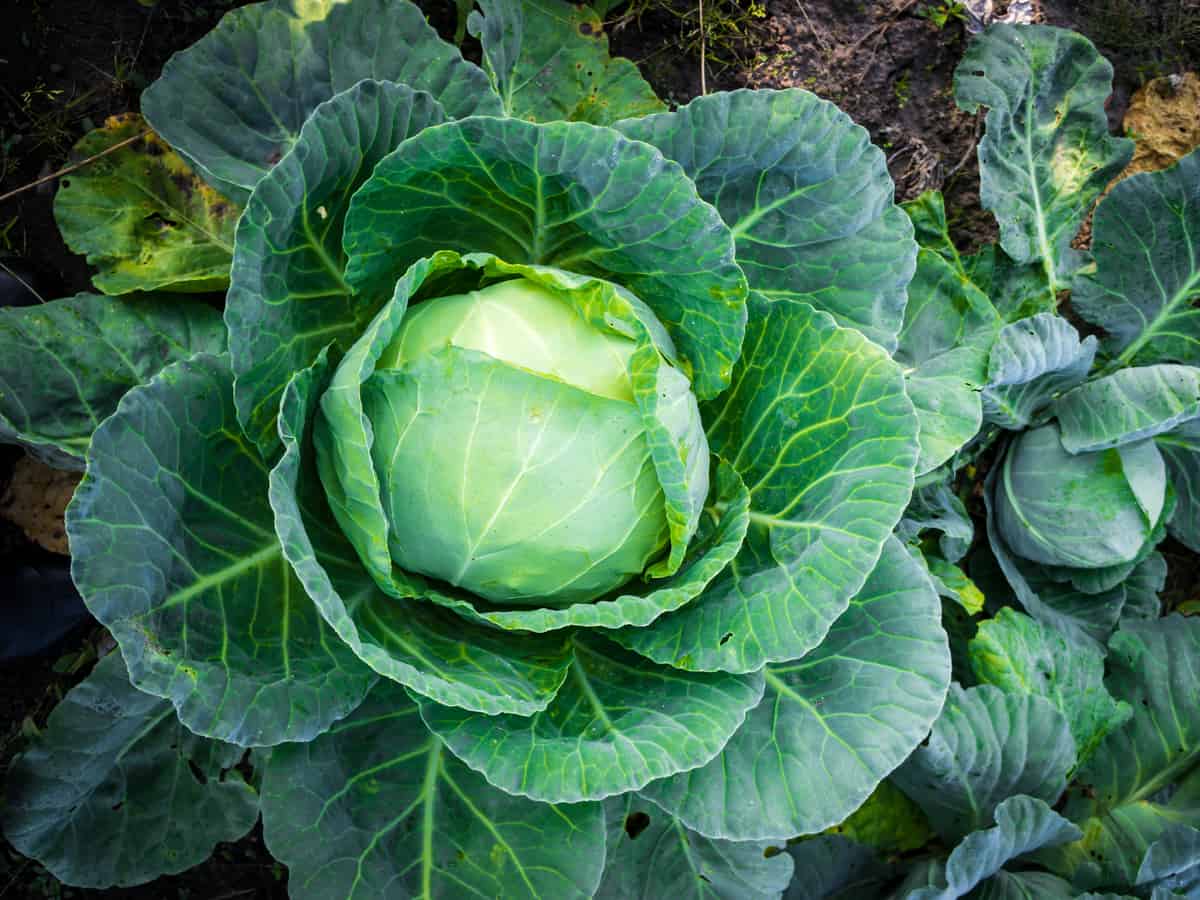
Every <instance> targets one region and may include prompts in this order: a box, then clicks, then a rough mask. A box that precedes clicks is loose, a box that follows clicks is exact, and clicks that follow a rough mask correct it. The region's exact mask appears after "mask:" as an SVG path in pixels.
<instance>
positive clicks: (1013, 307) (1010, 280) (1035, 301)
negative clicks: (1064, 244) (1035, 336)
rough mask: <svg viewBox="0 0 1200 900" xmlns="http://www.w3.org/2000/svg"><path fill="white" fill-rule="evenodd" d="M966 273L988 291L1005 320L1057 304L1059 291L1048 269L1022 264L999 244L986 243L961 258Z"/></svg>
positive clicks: (989, 297)
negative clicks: (1049, 279)
mask: <svg viewBox="0 0 1200 900" xmlns="http://www.w3.org/2000/svg"><path fill="white" fill-rule="evenodd" d="M962 263H963V270H964V272H965V273H966V275H967V277H968V278H970V279H971V281H972V282H974V283H975V284H976V285H977V286H978V287H979V289H980V290H981V291H983V292H984V293H985V294H987V295H988V299H990V300H991V301H992V305H993V306H995V307H996V311H997V312H998V313H1000V317H1001V318H1002V319H1004V321H1005V322H1016V321H1017V320H1018V319H1024V318H1027V317H1029V316H1036V315H1039V314H1041V313H1052V312H1054V311H1055V310H1056V309H1057V308H1058V295H1057V294H1055V293H1054V292H1053V291H1051V290H1050V286H1049V285H1048V284H1047V283H1046V277H1045V276H1046V273H1045V271H1044V270H1043V269H1042V267H1041V266H1040V265H1038V264H1036V263H1030V264H1026V265H1023V264H1021V263H1018V262H1014V261H1013V259H1012V257H1010V256H1009V255H1008V254H1007V253H1005V252H1004V251H1003V250H1001V249H1000V247H999V245H997V244H985V245H984V246H983V248H982V249H981V250H980V251H979V252H978V253H974V254H972V255H971V256H964V257H963V258H962Z"/></svg>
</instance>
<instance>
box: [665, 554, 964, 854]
mask: <svg viewBox="0 0 1200 900" xmlns="http://www.w3.org/2000/svg"><path fill="white" fill-rule="evenodd" d="M949 680H950V655H949V651H948V649H947V646H946V636H945V633H944V632H943V631H942V628H941V625H940V607H939V604H938V599H937V596H936V595H935V594H934V592H933V588H932V586H931V585H930V584H929V580H928V578H927V577H926V576H925V573H924V572H923V571H922V569H921V567H920V566H919V564H918V563H917V562H916V561H915V560H913V559H912V557H910V556H909V555H908V553H907V552H906V551H905V550H904V547H903V546H902V545H901V544H900V543H899V542H898V541H895V540H891V541H888V542H887V544H886V545H885V546H884V551H883V556H882V557H881V559H880V561H879V563H878V565H877V566H876V567H875V570H874V572H873V573H872V575H871V577H870V579H869V580H868V582H867V584H866V586H865V587H864V588H863V589H862V591H861V592H860V593H859V595H858V596H857V597H855V599H854V601H853V602H852V603H851V604H850V608H849V609H848V610H846V612H845V613H844V614H843V615H842V616H841V617H840V618H839V619H838V620H837V621H836V622H835V623H834V625H833V628H832V629H831V630H830V632H829V634H828V636H827V637H826V638H825V640H824V641H823V642H822V643H821V645H820V646H819V647H817V648H816V649H815V650H813V651H812V652H811V653H809V654H808V655H807V656H805V657H804V658H803V659H802V660H798V661H796V662H794V663H787V664H783V665H772V666H768V667H767V669H766V681H767V690H766V693H765V695H764V696H763V699H762V702H760V703H759V704H758V706H757V707H756V708H755V709H754V710H752V711H751V712H750V714H749V716H747V718H746V724H745V725H743V726H742V728H741V729H740V730H739V731H738V732H737V734H735V735H734V736H733V738H732V739H731V740H730V741H729V743H728V744H727V745H726V747H725V749H724V750H723V751H722V752H721V754H720V755H719V756H717V757H716V759H714V760H713V761H712V762H711V763H709V764H708V765H706V766H704V767H702V768H700V769H696V770H695V771H692V772H689V773H685V774H683V775H678V776H676V777H673V778H667V779H664V780H662V781H656V782H653V783H651V784H650V785H649V786H648V787H647V788H645V789H644V790H643V791H642V795H643V796H645V797H648V798H649V799H651V800H653V801H654V802H655V803H657V804H658V805H660V806H662V807H663V808H664V809H666V810H668V811H669V812H671V813H672V814H674V815H676V816H678V817H679V819H680V820H681V821H682V822H684V823H685V824H687V825H688V826H689V827H690V828H693V829H694V830H696V831H699V832H700V833H701V834H706V835H709V836H710V837H719V838H725V839H728V840H760V839H771V838H785V837H788V836H790V835H795V834H811V833H814V832H818V831H822V830H824V829H826V828H828V827H830V826H831V825H836V824H838V823H839V822H841V821H843V820H844V819H845V818H846V817H847V816H848V815H849V814H850V813H851V812H853V811H854V810H855V809H857V808H858V807H859V806H860V805H861V804H862V803H863V801H865V800H866V799H867V797H868V796H869V795H870V793H871V792H872V791H873V790H874V789H875V787H876V785H878V784H879V782H880V781H882V779H883V778H884V776H886V775H887V774H888V773H889V772H891V771H892V770H893V769H894V768H895V767H896V766H897V765H899V764H900V762H901V761H902V760H903V759H904V758H905V757H906V756H908V754H909V753H910V752H911V751H912V750H913V748H914V747H916V745H917V744H918V743H919V742H920V740H921V739H922V738H923V737H924V736H925V734H926V733H927V732H928V730H929V726H930V724H931V723H932V722H933V720H934V719H935V718H937V714H938V710H939V709H940V708H941V705H942V700H943V698H944V697H945V694H946V686H947V684H948V683H949ZM728 798H737V800H736V802H731V801H730V800H729V799H728Z"/></svg>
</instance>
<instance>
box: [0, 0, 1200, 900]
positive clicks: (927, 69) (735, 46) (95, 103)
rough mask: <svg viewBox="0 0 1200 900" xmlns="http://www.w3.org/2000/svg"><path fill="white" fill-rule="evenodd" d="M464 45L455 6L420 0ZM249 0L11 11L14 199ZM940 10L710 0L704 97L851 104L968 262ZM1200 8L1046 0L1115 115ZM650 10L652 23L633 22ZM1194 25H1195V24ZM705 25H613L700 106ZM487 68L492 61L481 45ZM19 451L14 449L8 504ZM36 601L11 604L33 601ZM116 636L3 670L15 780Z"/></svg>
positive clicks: (196, 887)
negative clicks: (1109, 68)
mask: <svg viewBox="0 0 1200 900" xmlns="http://www.w3.org/2000/svg"><path fill="white" fill-rule="evenodd" d="M421 2H422V6H424V7H426V8H427V9H428V10H429V12H430V14H431V20H432V21H433V22H434V24H435V25H436V26H437V27H438V28H439V30H441V31H442V33H443V34H444V35H446V36H447V37H449V36H451V35H452V34H453V30H454V21H455V14H454V9H453V4H452V3H450V2H449V0H440V2H432V0H421ZM240 5H243V0H160V2H159V3H158V4H157V5H155V6H150V7H146V6H143V5H141V4H140V3H139V2H137V0H104V2H96V0H8V2H7V3H6V4H5V15H4V21H3V27H2V28H0V194H3V193H5V192H7V191H9V190H12V189H14V188H16V187H18V186H20V185H23V184H27V183H29V182H31V181H34V180H35V179H37V178H39V177H42V176H45V175H48V174H49V173H51V172H53V171H55V170H56V169H58V168H59V167H61V166H62V165H64V164H65V163H66V162H67V161H68V157H69V151H70V148H71V146H72V145H73V144H74V143H75V142H76V141H77V140H78V139H79V138H80V137H82V135H83V134H84V133H85V132H86V131H88V130H89V129H91V128H93V127H95V126H97V125H99V124H101V123H102V122H103V120H104V118H105V117H106V116H108V115H112V114H115V113H119V112H126V111H129V110H134V109H137V98H138V95H139V93H140V92H141V90H142V88H144V87H145V86H146V85H147V84H148V83H149V82H151V81H152V80H153V79H154V78H155V77H157V75H158V73H159V71H160V70H161V68H162V65H163V63H164V62H165V61H166V59H167V58H168V57H169V56H170V55H171V54H172V53H173V52H175V51H176V50H179V49H182V48H184V47H186V46H188V45H189V44H191V43H192V42H194V41H195V40H196V39H198V38H199V37H201V36H202V35H203V34H204V33H205V32H207V31H208V30H209V29H210V28H211V27H212V26H213V24H215V22H216V20H217V19H218V18H219V16H220V15H221V14H223V13H224V12H225V11H226V10H228V9H230V8H232V7H234V6H240ZM942 5H944V4H941V3H939V2H936V0H768V2H767V3H766V4H765V6H762V5H759V6H756V5H755V4H751V3H749V2H742V3H737V2H733V0H709V2H707V3H706V7H707V8H708V9H709V11H710V12H709V15H710V19H709V21H710V24H711V22H712V21H713V19H712V17H713V16H718V17H722V16H723V17H724V18H722V19H721V23H722V25H721V30H720V31H719V32H714V36H713V40H712V41H711V42H709V43H707V44H706V47H705V51H706V62H705V66H704V79H703V81H704V84H705V87H706V88H707V89H708V90H710V91H712V90H720V89H728V88H736V87H775V88H782V87H802V88H806V89H809V90H811V91H813V92H815V93H817V94H819V95H821V96H823V97H826V98H828V99H830V100H832V101H834V102H835V103H837V104H838V105H839V106H840V107H841V108H842V109H843V110H845V111H846V112H847V113H848V114H849V115H850V116H851V117H852V118H853V119H854V120H855V121H857V122H859V123H860V124H862V125H863V126H864V127H866V128H867V130H868V131H869V132H870V134H871V137H872V139H873V140H874V142H875V143H876V144H878V145H879V146H880V147H882V148H883V149H884V150H885V152H886V153H887V158H888V165H889V168H890V169H891V172H892V176H893V178H894V179H895V181H896V185H897V197H898V199H901V200H905V199H910V198H912V197H915V196H916V195H917V194H919V193H921V192H922V191H925V190H929V189H933V188H937V189H940V190H942V191H943V192H945V194H946V196H947V206H948V210H949V213H950V216H951V218H952V223H953V225H954V227H955V228H956V229H957V233H958V234H959V235H960V236H961V238H962V246H963V248H964V249H970V248H971V247H973V246H974V245H976V244H978V243H980V242H982V241H985V240H990V239H993V238H994V236H995V225H994V222H993V221H992V219H991V217H990V215H988V214H987V213H986V212H984V211H983V210H982V209H980V207H979V197H978V168H977V165H976V161H975V155H974V147H975V141H976V139H977V137H978V128H979V123H978V122H977V121H976V118H975V117H974V116H970V115H967V114H965V113H962V112H960V111H959V110H958V109H957V108H956V106H955V104H954V99H953V89H952V75H953V71H954V67H955V65H956V64H957V62H958V59H959V58H960V56H961V54H962V52H963V49H964V48H965V45H966V41H967V34H966V31H965V27H964V24H963V22H961V21H959V20H958V19H955V18H953V17H951V19H950V20H949V21H948V22H946V23H945V24H944V25H942V26H939V25H938V24H936V23H935V22H934V20H933V19H932V18H930V17H929V15H928V11H929V10H930V9H932V8H934V7H937V6H942ZM1194 5H1195V0H1154V2H1149V0H1074V2H1073V0H1044V3H1043V7H1044V9H1043V12H1044V17H1045V20H1046V21H1047V22H1049V23H1050V24H1055V25H1063V26H1067V27H1073V28H1076V29H1077V30H1080V31H1082V32H1083V33H1084V34H1087V35H1088V36H1089V37H1091V38H1092V39H1093V40H1094V41H1095V42H1096V43H1097V44H1098V45H1099V47H1100V49H1101V51H1102V52H1104V53H1105V55H1106V56H1108V57H1109V59H1111V60H1112V61H1113V62H1114V64H1115V67H1116V90H1115V93H1114V97H1113V100H1112V101H1111V104H1110V106H1111V109H1110V113H1111V118H1112V121H1113V123H1114V126H1119V123H1120V120H1121V116H1122V114H1123V111H1124V107H1125V104H1126V103H1127V102H1128V98H1129V96H1130V94H1131V92H1132V91H1133V90H1135V89H1136V88H1137V87H1138V86H1139V85H1140V84H1141V83H1142V82H1143V81H1144V80H1146V79H1147V78H1150V77H1154V76H1156V75H1161V74H1166V73H1168V72H1173V71H1178V70H1181V69H1184V68H1190V69H1197V68H1200V22H1197V20H1198V19H1200V14H1198V13H1197V12H1196V11H1195V9H1194ZM630 9H632V10H634V12H637V13H638V14H637V15H631V14H629V13H628V12H627V11H628V10H630ZM1189 10H1191V11H1192V16H1193V18H1191V19H1189V18H1188V15H1187V14H1188V11H1189ZM697 24H698V23H697V18H696V16H695V10H694V8H693V4H691V3H688V2H685V0H635V2H634V3H633V4H632V5H631V6H628V7H625V8H624V9H622V8H618V9H617V10H616V11H615V12H614V13H612V14H610V23H609V32H610V35H611V40H612V47H613V52H614V53H615V54H619V55H624V56H628V57H630V58H631V59H633V60H635V61H636V62H638V63H639V65H640V66H641V67H642V70H643V73H644V74H645V76H646V77H647V79H649V80H650V82H651V84H652V85H653V86H654V87H655V89H656V90H657V91H658V93H659V95H660V96H662V97H663V98H664V99H666V100H668V101H669V102H672V103H684V102H687V101H688V100H690V99H691V98H692V97H694V96H696V95H698V94H699V93H701V62H700V54H699V45H698V29H697ZM465 49H466V52H467V55H468V57H471V58H476V59H477V58H478V56H477V48H475V49H472V48H470V47H467V48H465ZM53 192H54V184H53V182H52V181H51V182H49V183H47V184H44V185H42V186H41V187H38V188H35V189H33V190H29V191H25V192H24V193H22V194H20V195H19V196H18V197H16V198H14V199H11V200H8V201H6V202H4V203H0V261H4V260H5V257H6V256H7V257H8V258H9V261H10V262H11V260H12V257H19V258H21V259H23V260H24V262H25V263H26V264H27V265H30V266H32V267H33V268H34V269H35V270H36V271H37V277H36V279H35V285H34V286H35V288H36V289H37V290H38V291H39V292H40V293H41V294H42V296H44V297H45V298H47V299H50V298H53V297H57V296H64V295H69V294H72V293H75V292H77V291H83V290H87V289H88V288H89V286H90V282H89V274H88V269H87V266H86V265H85V263H84V261H83V259H82V258H81V257H78V256H76V255H74V254H72V253H71V252H70V251H69V250H68V249H67V248H66V247H65V246H64V244H63V243H62V240H61V238H60V237H59V234H58V230H57V228H56V227H55V225H54V219H53V212H52V201H53ZM17 455H18V454H17V453H15V452H14V451H12V450H10V449H8V448H0V491H2V490H3V487H4V485H5V483H6V481H7V479H8V477H9V473H10V472H11V466H12V463H13V461H14V459H15V458H16V457H17ZM1163 550H1164V552H1165V554H1166V555H1167V558H1168V561H1169V563H1170V567H1171V574H1170V580H1169V582H1168V591H1167V595H1166V596H1167V599H1168V601H1169V602H1171V603H1172V604H1176V603H1180V602H1183V601H1185V600H1188V599H1192V600H1196V599H1200V597H1197V595H1196V592H1197V587H1196V586H1197V585H1200V559H1198V558H1197V556H1196V555H1195V554H1192V553H1190V552H1188V551H1187V550H1186V549H1185V548H1183V547H1181V546H1179V545H1178V544H1175V543H1174V542H1167V543H1166V544H1164V546H1163ZM42 553H43V551H40V550H38V549H37V548H36V547H34V546H33V545H32V544H30V543H29V542H28V541H26V540H25V539H24V537H23V535H22V534H21V533H20V532H19V531H17V530H16V529H14V528H13V527H12V526H8V525H7V524H6V523H3V522H0V571H4V570H5V569H6V568H10V567H13V566H17V565H21V564H27V563H29V562H30V560H33V559H35V558H38V555H39V554H42ZM20 599H21V598H8V597H5V598H0V602H4V603H11V602H20ZM106 641H107V637H106V635H105V634H104V632H103V629H101V628H99V627H98V626H92V627H86V626H85V627H83V628H81V629H79V631H78V632H77V633H76V634H74V635H72V636H70V637H69V638H68V639H66V640H65V642H64V643H63V644H62V646H60V647H58V648H56V649H55V651H54V652H52V653H49V654H46V655H44V656H42V657H41V658H38V659H35V660H32V661H28V662H25V663H22V664H20V665H19V666H9V667H8V668H0V780H2V778H3V774H4V770H5V769H6V768H7V764H8V761H9V760H10V759H11V757H12V755H13V754H14V753H15V752H17V751H18V750H19V749H20V746H21V745H22V744H23V742H24V739H25V735H27V734H30V733H33V732H34V730H35V729H36V728H37V727H40V726H43V725H44V724H45V719H46V716H47V715H48V713H49V711H50V710H51V709H52V708H53V706H54V704H55V703H56V702H57V701H58V699H59V698H60V697H61V696H62V694H63V693H64V692H65V691H66V690H68V689H69V688H70V687H71V685H73V684H74V683H76V682H77V681H78V680H79V679H80V678H81V677H83V675H84V674H86V671H87V668H88V667H89V665H90V662H91V661H92V660H94V658H95V654H96V652H97V647H99V648H100V649H101V650H103V649H104V645H105V642H106ZM285 883H286V873H285V872H284V871H283V869H282V867H281V866H279V865H278V864H276V863H275V862H274V861H273V860H272V859H271V858H270V856H269V854H268V853H267V852H266V849H265V847H264V845H263V842H262V838H261V832H260V830H259V829H257V828H256V829H255V831H254V832H252V833H251V834H250V835H249V836H247V837H246V838H245V839H243V840H241V841H239V842H237V843H235V844H228V845H220V846H219V847H218V848H217V851H216V853H215V854H214V855H213V858H212V859H211V860H209V861H208V862H206V863H204V864H203V865H201V866H198V867H196V868H194V869H192V870H190V871H188V872H185V873H184V874H182V875H180V876H176V877H172V878H163V879H160V880H158V881H156V882H154V883H153V884H152V885H147V886H144V887H141V888H135V889H129V890H112V891H86V890H78V889H73V888H66V887H63V886H61V885H59V884H58V883H57V881H56V880H55V879H54V878H53V877H51V876H50V875H49V874H48V873H46V872H45V870H44V869H42V867H41V866H39V865H38V864H37V863H34V862H31V861H29V860H26V859H24V858H23V857H21V856H20V855H18V854H17V853H15V851H13V850H12V848H11V847H9V846H8V845H7V844H6V843H4V842H3V841H2V840H0V900H16V898H25V897H39V898H41V897H64V898H73V897H80V898H82V897H112V898H117V897H120V898H139V900H142V898H145V900H149V898H154V900H169V898H180V900H182V898H192V900H195V898H206V900H224V898H238V897H261V898H270V897H281V898H282V897H284V896H286V888H285Z"/></svg>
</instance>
